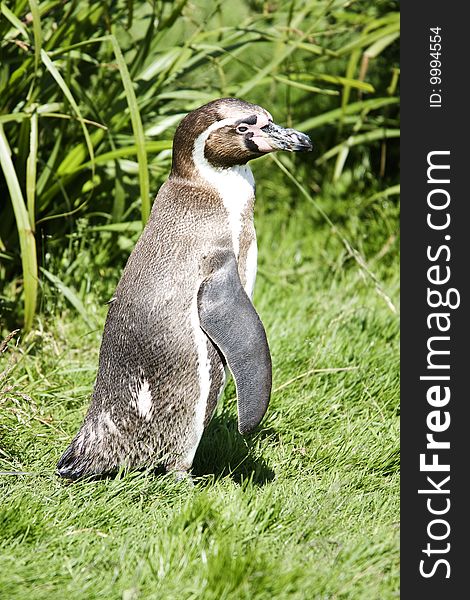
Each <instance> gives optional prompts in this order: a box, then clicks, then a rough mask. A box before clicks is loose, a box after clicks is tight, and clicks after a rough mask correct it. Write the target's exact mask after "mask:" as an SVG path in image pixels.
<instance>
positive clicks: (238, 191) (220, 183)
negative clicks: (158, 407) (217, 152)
mask: <svg viewBox="0 0 470 600" xmlns="http://www.w3.org/2000/svg"><path fill="white" fill-rule="evenodd" d="M209 133H210V131H205V132H204V133H202V134H201V135H200V136H199V137H198V138H197V139H196V142H195V144H194V150H193V162H194V166H195V167H196V170H197V172H198V174H199V176H200V177H201V178H202V179H203V180H204V182H205V183H206V184H207V185H209V186H210V187H211V188H212V189H213V190H214V191H215V192H216V193H217V194H218V196H219V197H220V198H221V200H222V202H223V205H224V208H225V210H226V212H227V221H228V227H229V229H230V232H231V237H232V243H233V250H234V253H235V256H236V257H237V259H238V255H239V251H240V236H241V233H242V228H243V223H244V222H246V220H247V217H248V219H249V220H252V219H253V203H254V197H255V180H254V178H253V173H252V172H251V169H250V167H249V166H248V165H234V166H232V167H216V166H214V165H212V164H211V163H210V162H209V161H208V160H207V158H206V157H205V155H204V146H205V142H206V139H207V137H208V136H209Z"/></svg>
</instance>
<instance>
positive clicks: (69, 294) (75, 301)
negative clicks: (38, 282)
mask: <svg viewBox="0 0 470 600" xmlns="http://www.w3.org/2000/svg"><path fill="white" fill-rule="evenodd" d="M39 268H40V271H41V273H42V274H43V275H44V276H45V277H46V278H47V279H49V281H50V282H51V283H53V284H54V285H55V286H56V288H57V289H58V290H59V292H60V293H61V294H62V295H63V296H64V298H66V299H67V300H68V301H69V302H70V304H71V305H72V306H73V307H74V308H75V310H76V311H77V312H78V314H79V315H80V316H81V317H82V319H83V320H84V321H85V323H86V324H87V325H88V327H90V328H91V329H93V328H95V327H96V323H95V321H94V319H93V318H92V317H91V316H90V315H89V314H88V312H87V310H86V308H85V306H84V304H83V302H82V301H81V300H80V298H79V297H78V296H77V293H76V292H75V290H73V289H72V288H70V287H69V286H67V285H65V283H64V282H63V281H61V280H60V279H59V278H58V277H57V276H56V275H54V274H53V273H51V272H50V271H48V270H47V269H44V268H43V267H39Z"/></svg>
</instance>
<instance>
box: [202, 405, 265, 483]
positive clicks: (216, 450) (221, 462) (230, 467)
mask: <svg viewBox="0 0 470 600" xmlns="http://www.w3.org/2000/svg"><path fill="white" fill-rule="evenodd" d="M192 474H193V475H194V476H195V477H203V476H205V475H214V477H215V478H216V479H221V478H223V477H230V478H231V479H232V480H233V481H234V482H235V483H242V482H243V481H246V480H248V479H249V480H251V481H252V482H253V483H254V484H255V485H259V486H262V485H265V484H266V483H269V482H270V481H272V480H273V479H274V475H275V473H274V471H273V470H272V469H271V468H270V467H269V465H268V464H267V463H266V461H264V460H263V459H262V458H259V457H257V456H256V451H255V449H254V443H253V439H252V438H250V437H245V438H244V437H242V436H241V435H240V433H239V432H238V428H237V420H236V418H235V417H233V416H231V415H227V413H224V414H222V415H219V416H215V417H214V418H213V419H212V421H211V422H210V424H209V426H208V428H207V430H206V431H205V432H204V435H203V436H202V439H201V443H200V444H199V448H198V450H197V452H196V456H195V459H194V464H193V468H192Z"/></svg>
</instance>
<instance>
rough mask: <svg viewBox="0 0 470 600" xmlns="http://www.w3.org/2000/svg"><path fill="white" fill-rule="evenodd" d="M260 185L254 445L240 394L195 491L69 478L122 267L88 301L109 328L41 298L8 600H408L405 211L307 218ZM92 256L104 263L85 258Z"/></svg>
mask: <svg viewBox="0 0 470 600" xmlns="http://www.w3.org/2000/svg"><path fill="white" fill-rule="evenodd" d="M255 171H256V173H255V174H256V177H257V180H258V182H259V192H258V196H259V201H258V204H257V209H256V221H257V228H258V237H259V246H260V260H259V274H258V280H257V287H256V292H255V305H256V306H257V308H258V310H259V312H260V314H261V316H262V319H263V321H264V324H265V327H266V330H267V333H268V338H269V342H270V346H271V351H272V356H273V369H274V393H273V396H272V401H271V405H270V408H269V411H268V414H267V416H266V418H265V420H264V421H263V423H262V425H261V426H260V428H259V430H258V431H257V433H256V434H255V435H254V436H253V437H252V438H250V439H248V440H246V441H245V440H244V439H243V438H241V436H240V435H239V434H238V432H237V427H236V405H235V391H234V387H233V384H230V385H229V387H228V389H227V390H226V393H225V396H224V399H223V402H222V404H221V406H220V407H219V409H218V412H217V415H216V416H215V418H214V419H213V421H212V423H211V425H210V427H209V429H208V431H207V432H206V433H205V435H204V437H203V440H202V443H201V446H200V448H199V450H198V453H197V456H196V460H195V465H194V470H193V473H194V475H195V482H196V485H195V487H194V488H190V487H189V486H188V485H187V484H185V483H177V482H175V481H174V480H173V478H172V477H171V476H160V475H158V476H156V475H154V474H152V473H147V472H144V473H131V474H121V476H118V477H117V478H115V479H106V480H103V481H98V482H86V481H83V482H78V483H74V484H68V483H66V482H64V481H62V480H58V479H57V478H56V477H55V475H54V467H55V462H56V461H57V459H58V457H59V455H60V453H61V451H62V450H63V449H64V448H65V446H66V444H67V442H68V441H69V440H70V438H71V436H72V434H73V433H74V432H75V430H76V428H77V426H78V425H79V423H80V421H81V418H82V417H83V414H84V411H85V409H86V406H87V403H88V400H89V395H90V392H91V387H92V384H93V380H94V376H95V373H96V367H97V357H98V348H99V339H100V334H101V329H102V325H103V322H104V318H105V313H106V308H105V306H104V302H105V301H106V300H107V299H108V297H109V295H110V294H111V293H112V289H113V287H114V285H115V284H116V282H117V280H118V278H119V274H120V266H119V268H116V269H111V268H108V269H106V270H104V271H103V272H102V274H101V277H100V278H97V279H95V281H94V284H93V285H92V286H91V289H90V291H89V293H88V294H87V300H86V303H85V305H84V308H85V309H86V311H87V315H88V316H89V318H90V319H92V321H93V323H95V322H96V325H93V323H91V324H88V325H87V323H86V322H85V321H84V319H83V318H81V317H80V316H79V315H77V313H76V312H74V311H72V310H69V309H67V308H65V307H66V306H67V303H66V302H64V300H63V298H61V296H60V294H59V293H58V292H57V290H56V288H55V287H54V286H53V285H52V284H51V286H50V288H45V289H44V296H45V298H46V300H45V301H44V302H45V304H44V309H45V310H44V312H43V315H42V316H41V317H40V318H39V319H38V321H37V324H38V325H37V327H36V328H35V330H33V331H32V332H31V334H29V336H28V337H26V338H22V339H21V340H20V343H19V345H18V346H15V343H14V340H12V341H11V342H10V343H9V349H8V351H7V352H5V353H4V354H3V355H2V366H1V368H0V371H4V370H6V373H4V375H3V377H2V379H1V380H0V390H1V392H0V407H1V411H0V415H1V416H0V419H1V420H0V428H1V429H0V435H1V446H0V448H1V450H0V470H2V471H9V472H12V471H21V472H25V473H26V474H24V475H20V474H17V475H2V476H1V477H0V486H1V492H0V493H1V497H0V540H1V541H0V544H1V545H0V597H1V598H5V599H8V600H14V599H18V600H19V599H20V598H21V599H24V598H28V599H31V600H36V599H41V598H47V599H49V600H52V599H63V598H64V597H65V598H69V599H70V600H72V599H79V598H80V599H81V598H83V599H88V598H106V599H107V598H122V599H123V600H131V599H134V598H136V599H137V598H148V599H153V598H155V599H160V598H161V599H165V600H168V599H175V600H176V599H178V600H182V599H190V598H191V599H193V598H194V599H195V598H204V600H206V599H207V600H212V599H214V600H216V599H217V600H220V599H225V598H227V599H234V600H235V599H236V600H238V599H247V600H248V599H249V600H253V599H256V600H258V599H270V598H279V599H284V598H298V599H303V598H315V599H326V598H335V599H362V598H368V599H371V598H373V599H380V600H386V599H388V598H395V597H397V596H398V510H399V507H398V466H399V465H398V317H397V315H396V314H395V313H394V312H393V310H392V308H391V303H393V304H396V302H397V300H398V265H397V258H398V248H397V244H398V242H397V239H396V234H397V207H396V203H395V202H394V201H393V200H392V199H387V198H384V197H381V196H380V195H379V196H375V197H374V196H373V195H369V196H365V195H364V194H362V193H361V194H354V193H353V192H351V191H350V189H349V188H348V185H347V182H346V183H343V186H341V185H339V186H338V185H337V186H334V187H333V186H330V187H328V186H325V188H324V190H323V192H322V193H321V194H320V195H318V196H315V197H313V201H314V202H315V204H314V203H313V202H312V201H309V200H307V198H303V199H302V200H299V197H298V196H297V197H296V198H294V197H295V196H296V194H295V193H294V192H293V191H292V189H289V188H288V187H287V186H286V185H285V184H286V175H285V174H284V173H280V172H279V170H278V167H277V166H276V165H275V164H274V163H273V162H272V161H271V160H270V159H264V160H263V161H258V163H257V164H256V165H255ZM294 172H295V171H294ZM358 175H359V174H358ZM283 184H284V188H283V187H282V186H283ZM294 201H295V206H293V203H294ZM321 211H326V213H327V214H328V215H329V217H330V218H331V219H332V220H333V222H334V223H335V225H334V227H332V226H331V225H330V224H329V223H328V222H327V221H325V218H324V217H323V216H322V215H321ZM90 243H91V242H90ZM348 244H349V247H348ZM352 248H354V250H355V251H351V250H352ZM82 260H83V262H85V263H86V262H87V261H89V264H92V263H93V248H92V247H91V246H90V247H86V243H85V242H84V247H83V248H82ZM90 268H91V267H90ZM61 307H62V308H61ZM48 310H49V314H47V313H48ZM50 311H56V312H55V313H54V312H53V314H51V312H50ZM57 311H61V312H60V314H59V313H58V312H57ZM90 325H91V326H90Z"/></svg>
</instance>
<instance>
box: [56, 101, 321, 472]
mask: <svg viewBox="0 0 470 600" xmlns="http://www.w3.org/2000/svg"><path fill="white" fill-rule="evenodd" d="M311 149H312V144H311V141H310V138H309V137H308V136H307V135H305V134H303V133H301V132H299V131H296V130H295V129H286V128H283V127H280V126H279V125H276V124H275V123H274V122H273V118H272V116H271V114H270V113H269V112H267V111H266V110H265V109H264V108H261V107H260V106H257V105H255V104H251V103H249V102H245V101H242V100H239V99H236V98H222V99H218V100H214V101H212V102H209V103H208V104H206V105H204V106H201V107H200V108H198V109H196V110H194V111H192V112H190V113H189V114H188V115H186V117H185V118H184V119H183V120H182V121H181V123H180V125H179V126H178V128H177V130H176V132H175V135H174V142H173V153H172V167H171V172H170V175H169V178H168V180H167V181H166V182H165V183H164V184H163V185H162V187H161V188H160V190H159V192H158V195H157V197H156V199H155V201H154V204H153V207H152V211H151V215H150V218H149V220H148V222H147V224H146V226H145V228H144V230H143V232H142V234H141V236H140V238H139V240H138V242H137V244H136V246H135V248H134V250H133V251H132V253H131V255H130V257H129V259H128V261H127V264H126V266H125V268H124V271H123V273H122V276H121V279H120V281H119V283H118V286H117V288H116V291H115V294H114V296H113V298H112V300H111V301H110V303H109V309H108V314H107V318H106V322H105V326H104V332H103V336H102V341H101V348H100V355H99V365H98V373H97V377H96V381H95V386H94V390H93V394H92V399H91V403H90V406H89V408H88V412H87V414H86V416H85V419H84V421H83V424H82V425H81V427H80V429H79V431H78V433H77V434H76V435H75V437H74V438H73V440H72V442H71V443H70V445H69V446H68V448H67V449H66V450H65V452H64V453H63V455H62V457H61V458H60V460H59V462H58V465H57V474H58V475H60V476H62V477H65V478H67V479H77V478H81V477H84V476H100V475H108V474H111V473H113V472H115V471H117V470H118V469H119V468H126V469H137V468H153V467H156V466H163V467H164V468H165V469H166V471H174V472H176V474H177V475H179V476H181V477H184V476H185V475H186V474H188V473H189V471H190V469H191V466H192V464H193V459H194V456H195V453H196V450H197V447H198V445H199V442H200V440H201V437H202V434H203V432H204V429H205V428H206V427H207V425H208V423H209V421H210V420H211V417H212V415H213V413H214V411H215V408H216V406H217V402H218V400H219V398H220V396H221V394H222V392H223V389H224V386H225V382H226V367H228V370H229V371H230V372H231V374H232V376H233V378H234V380H235V385H236V390H237V409H238V429H239V432H240V433H241V434H242V435H246V434H248V433H250V432H251V431H253V429H254V428H255V427H256V426H257V425H258V424H259V423H260V421H261V420H262V418H263V416H264V414H265V412H266V410H267V407H268V402H269V398H270V393H271V379H272V374H271V356H270V351H269V346H268V342H267V338H266V333H265V330H264V327H263V324H262V323H261V320H260V318H259V316H258V314H257V312H256V310H255V308H254V306H253V304H252V296H253V288H254V283H255V277H256V264H257V243H256V233H255V228H254V222H253V207H254V200H255V182H254V179H253V175H252V172H251V170H250V168H249V166H248V165H247V163H248V162H249V161H250V160H252V159H255V158H258V157H261V156H264V155H265V154H268V153H269V152H273V151H276V150H287V151H291V152H298V151H309V150H311ZM188 476H189V475H188ZM189 477H190V476H189Z"/></svg>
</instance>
